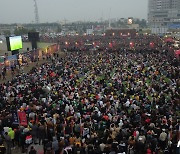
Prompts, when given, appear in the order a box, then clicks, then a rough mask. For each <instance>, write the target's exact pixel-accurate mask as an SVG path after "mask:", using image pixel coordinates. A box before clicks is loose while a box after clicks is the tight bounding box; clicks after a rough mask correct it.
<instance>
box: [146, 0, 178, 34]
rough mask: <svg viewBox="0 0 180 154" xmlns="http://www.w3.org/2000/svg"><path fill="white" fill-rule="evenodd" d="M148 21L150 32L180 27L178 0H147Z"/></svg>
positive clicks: (160, 31)
mask: <svg viewBox="0 0 180 154" xmlns="http://www.w3.org/2000/svg"><path fill="white" fill-rule="evenodd" d="M148 9H149V11H148V23H149V26H150V28H151V30H152V33H159V34H161V33H166V32H167V30H168V29H171V28H175V29H177V28H180V0H149V6H148Z"/></svg>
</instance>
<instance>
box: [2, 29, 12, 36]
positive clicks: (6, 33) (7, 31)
mask: <svg viewBox="0 0 180 154" xmlns="http://www.w3.org/2000/svg"><path fill="white" fill-rule="evenodd" d="M3 34H4V35H5V36H9V35H11V32H10V30H4V31H3Z"/></svg>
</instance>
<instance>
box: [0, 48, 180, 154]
mask: <svg viewBox="0 0 180 154" xmlns="http://www.w3.org/2000/svg"><path fill="white" fill-rule="evenodd" d="M159 47H160V46H159ZM179 69H180V67H179V63H178V62H177V61H175V60H174V59H169V57H168V54H167V53H166V52H162V51H158V50H156V51H155V50H148V51H145V50H143V52H142V51H141V52H140V51H139V50H137V51H136V49H135V50H133V51H128V50H123V51H121V50H116V51H88V52H68V53H66V56H65V57H64V58H62V57H54V58H52V63H44V64H43V65H42V66H40V67H37V68H33V69H32V71H30V72H29V73H27V74H20V75H18V76H17V77H14V78H13V80H12V81H9V82H7V83H3V84H1V85H0V91H1V93H0V108H1V111H0V132H1V138H0V144H1V145H2V146H0V151H3V148H1V147H3V142H5V143H6V145H7V146H6V152H7V153H8V154H9V153H11V148H12V147H16V146H19V147H21V148H22V152H24V151H25V149H26V148H27V146H29V143H31V142H28V141H30V140H31V137H32V141H33V143H35V144H42V145H43V147H44V148H43V150H44V153H45V154H48V153H55V154H118V153H122V154H126V153H127V154H135V153H140V154H141V153H142V154H153V153H158V154H161V153H165V154H172V153H174V154H175V153H179V151H178V150H179V149H178V148H177V144H178V141H179V128H180V127H179V124H180V121H179V107H180V106H179V92H180V91H179V90H180V89H179V87H180V73H179ZM17 111H18V112H24V111H25V113H26V117H27V119H28V120H27V121H28V123H27V125H24V126H22V125H18V124H14V123H13V120H12V119H13V118H14V114H13V113H16V112H17ZM1 149H2V150H1ZM30 152H31V153H37V152H36V149H34V147H33V146H32V147H31V149H30Z"/></svg>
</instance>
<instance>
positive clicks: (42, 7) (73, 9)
mask: <svg viewBox="0 0 180 154" xmlns="http://www.w3.org/2000/svg"><path fill="white" fill-rule="evenodd" d="M36 1H37V4H38V11H39V19H40V22H41V23H45V22H59V21H64V20H67V22H68V21H69V22H71V21H98V20H100V19H101V18H102V19H109V18H128V17H134V18H140V19H147V10H148V0H36ZM34 21H35V15H34V0H0V24H2V23H3V24H4V23H8V24H10V23H33V22H34Z"/></svg>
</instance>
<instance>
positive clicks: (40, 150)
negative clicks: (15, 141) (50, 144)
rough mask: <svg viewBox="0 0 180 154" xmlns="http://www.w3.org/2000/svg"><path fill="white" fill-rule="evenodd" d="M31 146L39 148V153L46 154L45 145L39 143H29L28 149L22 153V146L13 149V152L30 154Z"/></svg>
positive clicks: (13, 153)
mask: <svg viewBox="0 0 180 154" xmlns="http://www.w3.org/2000/svg"><path fill="white" fill-rule="evenodd" d="M31 146H34V148H35V149H36V150H37V154H44V151H43V145H39V144H36V145H35V144H31V145H29V147H28V149H27V151H26V152H24V153H22V151H21V148H18V147H16V148H15V149H12V151H11V154H28V153H29V150H30V148H31Z"/></svg>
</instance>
